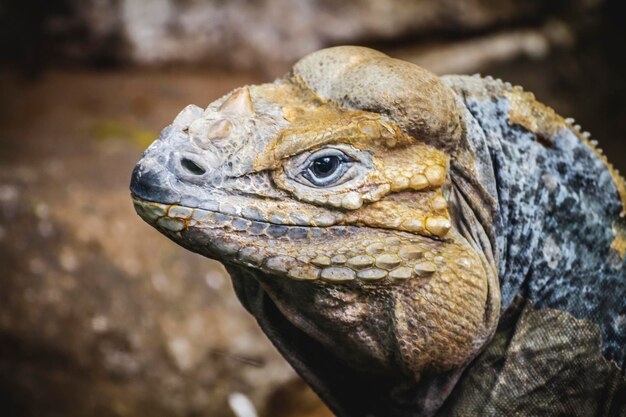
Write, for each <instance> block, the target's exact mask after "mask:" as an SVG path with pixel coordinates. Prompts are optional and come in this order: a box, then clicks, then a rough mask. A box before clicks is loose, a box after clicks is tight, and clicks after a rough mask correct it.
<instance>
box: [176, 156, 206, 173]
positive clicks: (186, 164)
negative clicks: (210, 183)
mask: <svg viewBox="0 0 626 417" xmlns="http://www.w3.org/2000/svg"><path fill="white" fill-rule="evenodd" d="M180 165H181V166H182V167H183V168H185V169H186V170H187V171H188V172H190V173H192V174H194V175H204V174H205V173H206V169H204V168H202V167H201V166H200V165H198V164H197V163H195V162H194V161H192V160H191V159H187V158H183V159H181V160H180Z"/></svg>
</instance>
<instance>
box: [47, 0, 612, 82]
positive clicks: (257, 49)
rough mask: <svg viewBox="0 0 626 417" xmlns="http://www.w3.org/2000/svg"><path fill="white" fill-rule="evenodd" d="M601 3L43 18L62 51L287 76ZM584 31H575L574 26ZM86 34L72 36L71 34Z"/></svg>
mask: <svg viewBox="0 0 626 417" xmlns="http://www.w3.org/2000/svg"><path fill="white" fill-rule="evenodd" d="M602 1H603V0H569V1H567V0H557V1H551V2H546V1H543V0H353V1H335V0H299V1H292V0H258V1H252V0H229V1H223V0H150V1H145V0H64V2H66V3H67V7H66V8H65V9H64V13H63V14H61V13H60V12H57V13H56V15H55V14H52V15H50V16H47V17H45V18H44V22H45V29H46V31H45V33H47V34H48V36H49V37H50V38H51V39H52V41H54V43H56V44H57V45H60V50H61V51H62V52H63V54H65V55H68V56H72V57H74V58H79V59H80V56H81V54H82V55H83V57H89V56H90V55H92V56H104V55H107V54H108V55H111V56H115V57H117V58H118V59H120V58H121V59H122V60H124V61H131V62H135V63H140V64H150V65H153V64H164V63H201V64H202V65H206V66H217V67H235V68H240V69H241V68H248V69H250V68H255V69H258V68H263V69H265V70H266V71H269V72H273V73H279V72H280V71H281V70H284V69H286V68H287V65H288V64H290V63H291V62H293V61H294V60H296V59H298V58H300V57H301V56H303V55H305V54H307V53H309V52H312V51H314V50H316V49H319V48H322V47H325V46H329V45H335V44H350V43H363V42H366V43H367V42H370V43H371V42H375V43H380V42H383V43H386V44H387V45H390V44H392V43H395V42H398V41H400V42H404V43H406V42H407V41H411V42H416V41H418V43H421V41H423V40H424V39H429V38H433V37H434V38H448V39H449V38H450V37H452V38H454V37H459V36H463V37H467V36H468V35H471V34H479V33H484V32H486V31H491V30H498V29H502V28H505V27H507V28H510V27H515V26H519V25H527V24H531V25H541V24H542V22H544V21H545V20H546V19H554V18H558V19H565V20H568V19H570V20H571V19H573V18H574V17H575V16H579V17H580V16H581V15H584V14H586V13H587V12H589V11H590V10H592V9H594V8H596V7H597V6H598V4H600V3H601V2H602ZM574 26H576V25H574ZM65 32H67V33H80V34H81V36H80V37H76V36H74V37H70V36H67V34H65V35H64V33H65Z"/></svg>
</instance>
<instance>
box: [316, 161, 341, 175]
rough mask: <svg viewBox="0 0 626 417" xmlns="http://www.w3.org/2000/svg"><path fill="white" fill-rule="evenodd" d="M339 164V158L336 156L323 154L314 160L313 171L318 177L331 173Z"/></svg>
mask: <svg viewBox="0 0 626 417" xmlns="http://www.w3.org/2000/svg"><path fill="white" fill-rule="evenodd" d="M337 166H339V158H337V157H336V156H323V157H321V158H317V159H316V160H315V161H313V173H314V174H315V176H316V177H318V178H325V177H328V176H329V175H331V174H332V173H333V172H335V170H336V169H337Z"/></svg>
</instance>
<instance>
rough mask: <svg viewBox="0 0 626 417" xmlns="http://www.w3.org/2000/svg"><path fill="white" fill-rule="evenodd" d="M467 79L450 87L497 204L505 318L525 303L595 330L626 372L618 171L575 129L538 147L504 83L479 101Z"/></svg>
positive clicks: (625, 271) (495, 239)
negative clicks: (513, 118)
mask: <svg viewBox="0 0 626 417" xmlns="http://www.w3.org/2000/svg"><path fill="white" fill-rule="evenodd" d="M467 78H469V77H456V76H452V77H447V79H446V81H447V82H448V84H449V85H450V86H451V87H452V88H453V89H454V90H455V91H456V92H457V94H459V96H460V97H461V99H462V101H463V102H464V104H465V107H466V108H467V109H468V111H469V113H470V115H471V116H469V118H470V120H469V123H468V140H469V142H470V146H471V147H473V150H474V154H475V155H476V159H477V167H478V171H479V180H480V182H481V184H482V185H483V186H484V187H485V189H486V190H487V192H488V193H489V194H494V195H493V197H495V199H496V201H497V209H496V210H495V215H494V218H493V219H492V220H493V228H492V230H490V231H489V232H490V234H491V238H492V239H491V241H492V244H493V246H495V251H494V252H495V258H496V265H497V269H498V274H499V277H500V287H501V297H502V310H503V311H504V309H506V307H507V306H509V305H510V303H511V302H512V300H513V298H514V297H515V296H516V295H521V296H523V297H525V298H527V299H529V300H531V301H532V302H533V305H534V307H535V308H552V309H558V310H562V311H566V312H568V313H570V314H572V315H573V316H574V317H576V318H578V319H586V320H590V321H593V322H594V323H596V324H597V325H598V326H599V328H600V330H601V333H602V339H603V345H602V351H603V354H604V356H605V357H606V358H607V359H611V360H614V361H615V362H616V363H617V364H618V366H620V368H622V369H624V365H625V363H624V360H625V352H624V347H625V345H626V263H625V262H624V260H623V259H621V258H620V256H619V255H618V254H617V252H616V251H614V250H612V249H611V243H612V242H613V240H614V239H615V233H616V232H615V231H614V227H615V222H616V221H617V219H619V215H620V212H621V211H622V202H621V200H620V196H619V193H618V190H617V187H616V184H615V182H614V179H613V177H612V176H611V173H610V171H609V170H608V169H607V166H606V164H605V163H604V162H603V161H602V160H601V159H600V157H599V156H598V155H597V154H596V153H595V152H594V150H593V149H592V148H591V147H590V146H589V145H587V144H586V143H584V142H583V141H581V140H580V139H579V138H578V137H577V135H576V134H575V133H574V132H573V131H572V130H571V129H569V128H564V129H560V130H559V132H558V133H557V134H556V135H555V136H554V137H551V138H540V139H539V140H538V138H537V136H536V135H535V134H534V133H532V132H530V131H528V130H526V129H525V128H524V127H522V126H519V125H516V124H513V123H510V121H509V117H508V114H509V105H510V103H509V100H508V99H507V98H505V97H504V96H503V95H500V96H498V94H497V91H498V88H499V87H500V86H499V85H498V83H500V84H501V82H499V81H489V80H481V81H483V82H485V84H489V83H491V84H492V85H491V88H492V91H494V92H495V93H494V94H488V95H476V94H474V95H472V94H471V92H470V91H468V90H467V89H466V88H465V86H466V85H467V84H466V82H467ZM622 221H623V219H622Z"/></svg>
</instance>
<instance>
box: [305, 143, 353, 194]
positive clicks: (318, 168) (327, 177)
mask: <svg viewBox="0 0 626 417" xmlns="http://www.w3.org/2000/svg"><path fill="white" fill-rule="evenodd" d="M350 162H352V159H351V158H350V157H348V156H347V155H346V154H344V153H343V152H341V151H340V150H338V149H322V150H320V151H318V152H315V153H313V154H312V155H311V156H309V158H308V160H307V163H306V164H305V167H306V168H305V169H304V171H303V172H302V176H303V177H304V178H306V179H307V180H308V181H309V182H310V183H311V184H313V185H316V186H320V187H323V186H327V185H332V184H335V183H336V182H337V181H339V180H340V179H341V177H342V176H343V175H344V174H345V173H346V171H347V170H348V168H349V167H350Z"/></svg>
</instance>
